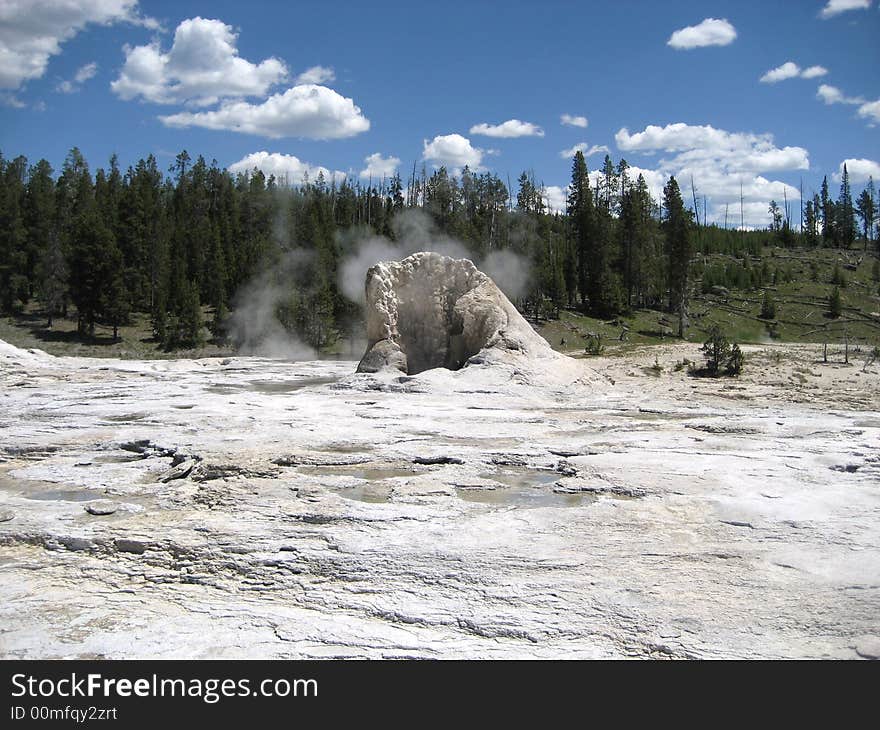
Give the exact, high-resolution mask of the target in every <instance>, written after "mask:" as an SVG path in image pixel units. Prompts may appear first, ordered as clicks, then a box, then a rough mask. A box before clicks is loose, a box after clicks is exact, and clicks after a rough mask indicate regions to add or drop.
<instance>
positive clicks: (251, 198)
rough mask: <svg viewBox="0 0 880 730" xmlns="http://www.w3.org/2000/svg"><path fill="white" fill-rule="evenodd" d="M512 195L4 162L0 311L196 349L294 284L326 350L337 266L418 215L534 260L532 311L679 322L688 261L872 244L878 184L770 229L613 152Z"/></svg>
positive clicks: (290, 295)
mask: <svg viewBox="0 0 880 730" xmlns="http://www.w3.org/2000/svg"><path fill="white" fill-rule="evenodd" d="M511 188H512V186H511V185H510V183H509V182H508V183H505V182H504V181H502V180H501V179H500V178H499V177H498V176H497V175H496V174H494V173H491V172H480V173H475V172H472V171H471V170H469V169H468V168H464V169H463V170H462V171H461V172H460V173H459V174H458V175H455V174H451V173H450V171H449V170H447V168H445V167H441V168H439V169H437V170H435V171H433V172H431V173H430V174H428V172H427V170H426V169H425V168H424V167H422V168H421V170H420V171H417V170H416V169H415V167H414V168H413V170H412V173H411V175H410V176H409V177H408V178H407V180H406V184H404V181H403V180H402V179H401V177H400V175H399V174H395V175H393V176H392V177H391V178H390V179H384V180H382V181H376V182H375V183H374V182H373V181H372V180H370V181H369V182H367V183H366V184H364V183H363V182H361V181H355V180H351V179H342V180H337V179H336V178H335V177H334V178H332V179H331V180H327V179H325V178H324V176H323V174H319V175H318V176H317V177H316V178H315V179H314V180H310V179H308V178H304V179H303V180H302V181H300V182H296V183H294V184H290V182H289V181H287V180H278V179H276V178H275V177H274V176H271V175H270V176H268V177H267V176H266V175H265V174H264V173H262V172H261V171H260V170H258V169H254V170H252V171H249V172H243V173H238V174H232V173H230V172H229V171H228V170H226V169H223V168H221V167H219V166H218V164H217V163H216V161H213V162H212V163H210V164H209V163H208V162H207V161H206V160H205V159H204V158H203V157H201V156H200V157H198V158H196V159H195V160H193V159H192V158H191V157H190V155H189V154H188V153H187V152H185V151H184V152H181V153H180V154H179V155H178V156H177V157H176V158H175V160H174V163H173V164H172V165H171V166H170V168H169V169H168V170H167V171H165V172H163V171H162V170H160V169H159V166H158V163H157V161H156V158H155V157H154V156H152V155H150V156H148V157H147V158H146V159H141V160H139V161H138V162H137V164H135V165H134V166H131V167H129V168H128V169H127V170H125V171H123V170H122V169H121V168H120V166H119V164H118V159H117V158H116V156H113V157H112V158H111V159H110V161H109V166H108V167H107V168H106V169H105V168H100V169H98V170H96V171H95V173H94V175H93V174H92V173H91V171H90V168H89V165H88V163H87V162H86V160H85V159H84V157H83V155H82V154H81V152H80V151H79V150H78V149H76V148H74V149H72V150H71V151H70V153H69V154H68V155H67V157H66V159H65V160H64V163H63V165H62V167H61V170H60V172H59V173H58V175H57V176H56V175H55V172H54V171H53V169H52V167H51V165H50V164H49V163H48V162H47V161H46V160H40V161H38V162H37V163H35V164H33V165H30V164H28V161H27V159H26V158H24V157H21V156H19V157H16V158H14V159H11V160H10V159H7V158H5V157H3V156H2V155H0V310H2V312H4V313H13V312H16V311H21V310H22V309H23V308H25V307H28V306H29V305H32V304H33V303H36V304H37V305H38V306H39V308H40V310H41V311H42V312H43V313H44V315H45V317H46V320H47V325H48V326H50V327H51V326H52V323H53V319H54V318H55V317H59V316H62V317H67V316H69V315H70V314H71V305H72V308H73V309H75V316H76V321H77V325H78V329H79V331H80V332H81V333H82V334H83V335H84V336H90V335H94V332H95V326H96V324H101V325H104V326H107V327H112V328H113V332H114V338H115V337H116V335H117V331H118V328H119V327H120V326H122V325H123V324H125V323H127V322H128V321H129V318H130V317H131V315H132V313H133V312H140V313H145V314H147V315H148V316H149V318H150V322H151V324H152V329H153V334H154V336H155V339H156V341H157V343H160V344H161V345H162V346H163V347H165V348H167V349H174V348H179V347H192V346H194V345H197V344H199V343H200V342H201V341H202V340H203V339H204V337H206V336H213V337H217V338H223V337H224V336H225V333H226V330H227V323H228V317H229V314H230V310H232V309H235V307H236V305H237V299H236V294H237V293H238V292H240V291H241V290H242V288H243V287H244V286H245V285H246V284H247V283H248V282H251V281H253V280H254V279H255V278H257V277H264V278H268V280H270V281H273V282H274V283H275V284H277V285H279V286H281V287H283V289H284V292H285V294H284V296H283V297H281V298H280V299H279V301H278V302H277V303H275V304H274V305H273V306H275V312H274V315H275V317H276V318H277V320H278V321H279V322H280V323H281V325H282V326H283V327H284V328H286V329H287V330H289V331H290V332H292V333H295V334H296V335H297V336H299V337H300V338H302V339H304V340H305V341H306V342H308V343H309V344H311V345H312V346H314V347H315V348H322V347H325V346H327V345H330V344H332V342H333V340H334V339H336V338H338V337H344V336H346V335H348V334H350V333H352V332H353V331H355V330H356V329H357V328H358V327H359V326H360V322H361V320H362V317H361V313H360V312H359V309H358V305H357V304H356V303H354V302H352V301H351V300H349V299H348V298H346V297H345V296H344V294H343V293H342V291H341V287H340V282H339V280H338V273H339V270H340V266H341V262H342V261H343V260H344V259H345V257H346V256H349V255H352V254H353V253H354V252H355V251H356V249H357V246H358V244H359V241H360V240H362V239H363V238H364V237H365V236H367V235H370V234H376V235H383V236H386V237H387V238H389V239H391V240H392V241H393V240H395V239H397V238H398V237H400V236H402V235H404V233H402V231H401V225H400V224H401V221H403V220H404V214H405V213H406V212H407V211H409V210H412V209H419V210H421V211H423V213H424V214H426V215H427V216H428V217H429V218H430V220H431V221H432V223H433V225H434V227H435V228H436V230H437V231H438V232H439V233H441V234H443V235H446V236H449V237H452V238H455V239H457V240H459V241H461V242H462V243H463V244H464V246H465V247H466V248H467V249H468V251H469V253H470V254H471V255H472V257H473V258H474V259H475V260H480V259H482V258H483V257H485V256H486V255H487V254H489V253H491V252H492V251H496V250H508V251H512V252H515V253H517V254H519V255H520V256H522V257H524V258H526V259H528V261H529V263H530V266H531V271H532V276H531V284H530V287H529V290H528V291H527V292H526V294H525V295H524V296H523V297H522V298H521V299H520V300H519V301H517V305H518V306H520V308H521V309H523V310H524V311H525V312H526V313H528V314H532V315H534V316H536V317H543V316H554V315H555V314H558V312H559V310H560V309H563V308H577V309H580V310H583V311H586V312H590V313H592V314H594V315H596V316H602V317H608V316H615V315H617V314H620V313H625V312H627V311H630V310H632V309H633V308H641V307H650V308H657V309H664V310H666V311H671V312H674V313H676V314H677V315H678V316H679V322H680V329H682V330H683V329H684V327H685V325H686V316H687V314H686V313H687V300H688V297H689V296H690V294H691V291H692V289H693V278H694V273H695V264H696V265H697V267H696V270H697V271H699V270H700V269H699V262H695V254H699V253H703V254H710V253H726V254H732V255H734V256H748V255H757V254H759V253H760V250H761V247H762V246H763V245H766V244H767V243H768V242H769V241H772V242H775V243H778V244H779V245H784V246H814V247H815V246H820V245H830V246H839V247H849V246H851V245H853V244H854V243H855V242H856V241H857V239H858V238H859V234H860V232H861V237H862V238H863V239H864V245H865V247H867V246H868V242H869V241H871V240H873V237H874V230H875V220H874V218H875V212H874V211H875V208H874V205H875V203H874V190H873V182H871V183H870V184H869V186H868V187H867V188H866V189H865V191H863V192H862V194H861V195H860V196H859V197H858V198H857V200H856V201H855V203H854V202H853V199H852V194H851V192H850V187H849V180H848V174H847V171H846V169H845V168H844V171H843V176H842V183H841V189H840V194H839V196H838V198H837V199H836V200H832V198H831V196H830V194H829V192H828V183H827V179H826V180H825V181H824V182H823V185H822V188H821V192H820V193H819V194H818V195H816V196H814V198H813V199H810V200H808V201H806V206H805V209H804V216H803V218H804V221H803V224H802V225H799V226H797V227H795V226H794V225H793V224H792V222H791V216H790V215H789V211H788V206H787V205H786V209H785V211H784V212H783V211H781V209H780V208H779V206H778V205H777V204H776V203H775V202H771V204H770V209H769V211H768V212H769V215H770V224H769V226H768V229H767V230H764V231H744V230H730V229H727V228H721V227H719V226H717V225H706V222H705V220H703V222H702V224H700V220H699V211H698V208H697V202H696V196H695V199H694V209H693V210H691V209H689V208H688V207H687V206H686V205H685V202H684V200H683V196H682V191H681V189H680V187H679V184H678V182H677V181H676V180H675V178H674V177H670V178H669V180H668V181H667V182H666V185H665V186H664V189H663V196H662V199H661V200H660V201H657V200H655V199H654V198H653V197H652V195H651V192H650V190H649V188H648V186H647V183H646V181H645V179H644V177H643V176H641V175H639V176H637V177H636V178H635V179H633V177H632V176H631V175H630V174H629V166H628V165H627V163H626V161H625V160H621V161H620V162H619V163H617V164H614V163H613V161H612V160H611V158H610V156H606V158H605V161H604V164H603V166H602V168H601V169H600V170H599V171H598V173H597V174H593V175H592V176H591V175H590V173H589V171H588V169H587V164H586V160H585V158H584V155H583V153H581V152H578V153H576V155H575V156H574V159H573V162H572V173H571V183H570V185H569V187H568V197H567V201H566V207H565V210H563V211H553V210H551V209H550V208H549V207H548V203H547V196H546V192H545V190H544V188H543V185H540V184H538V183H537V182H536V180H535V178H534V175H533V174H532V173H530V172H523V173H522V174H521V175H520V177H519V178H518V180H517V190H516V193H515V194H514V192H513V191H512V190H511ZM704 218H705V215H704ZM857 219H858V221H860V222H861V226H859V225H858V222H857ZM292 252H299V253H300V254H306V255H302V256H298V258H297V265H296V266H295V267H289V266H286V265H285V261H286V260H287V259H288V257H289V256H291V255H292ZM712 276H714V277H715V278H716V279H718V280H721V279H722V277H721V275H720V274H719V273H718V272H717V271H716V272H710V278H711V277H712ZM725 280H727V279H725ZM760 280H762V281H763V280H764V275H762V276H761V279H760Z"/></svg>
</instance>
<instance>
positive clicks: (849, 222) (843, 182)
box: [835, 164, 856, 248]
mask: <svg viewBox="0 0 880 730" xmlns="http://www.w3.org/2000/svg"><path fill="white" fill-rule="evenodd" d="M835 211H836V212H837V216H836V223H837V231H838V241H839V245H841V246H843V247H844V248H849V247H850V246H851V245H852V244H853V242H854V241H855V240H856V223H855V218H854V217H853V201H852V191H851V190H850V185H849V173H848V172H847V169H846V165H845V164H844V166H843V173H842V174H841V176H840V195H839V196H838V198H837V205H836V206H835Z"/></svg>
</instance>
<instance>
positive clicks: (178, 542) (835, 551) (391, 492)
mask: <svg viewBox="0 0 880 730" xmlns="http://www.w3.org/2000/svg"><path fill="white" fill-rule="evenodd" d="M831 354H832V357H831V358H830V360H831V362H829V363H824V362H822V357H821V350H820V349H819V348H811V347H806V346H803V347H796V346H767V347H752V348H746V355H747V358H748V360H747V363H746V370H745V372H744V373H743V375H742V376H741V377H739V378H738V379H718V380H713V379H707V378H694V377H691V376H689V375H688V374H687V372H686V369H685V368H680V367H679V368H678V369H677V367H676V366H677V364H680V363H681V361H682V359H683V358H685V357H687V358H690V359H691V360H696V359H699V354H698V351H697V348H696V346H693V345H670V346H666V347H654V348H645V349H644V350H641V351H639V350H636V351H633V352H632V353H630V354H629V355H627V356H626V357H607V358H592V359H589V360H571V359H565V360H564V361H563V359H562V358H559V357H558V356H553V357H546V358H539V359H537V360H533V361H531V363H532V364H531V367H523V362H522V361H521V360H520V359H518V358H519V356H518V355H516V354H512V355H510V356H509V357H507V356H504V357H500V356H499V357H497V358H495V361H494V362H492V363H484V364H480V362H473V363H472V364H470V365H468V366H467V367H465V368H463V369H461V370H458V371H451V370H446V369H443V368H435V369H428V370H424V371H423V372H421V373H419V374H417V375H407V374H405V373H402V372H400V370H399V369H397V370H394V369H391V370H389V369H384V370H381V371H380V372H376V373H356V372H355V369H356V363H355V362H327V361H322V362H285V361H279V360H267V359H259V358H231V359H224V360H220V359H214V360H196V361H192V360H188V361H184V360H178V361H149V362H147V361H143V362H141V361H119V360H116V361H108V360H97V359H94V360H92V359H78V358H55V357H51V356H48V355H46V354H45V353H41V352H39V351H23V350H18V349H16V348H14V347H12V346H10V345H7V344H5V343H2V342H0V462H2V463H0V655H2V656H3V657H6V658H14V657H28V658H54V657H86V658H88V657H108V658H122V657H180V658H183V657H191V658H214V657H269V658H275V657H278V658H281V657H286V658H311V657H358V658H360V657H369V658H380V657H394V658H397V657H420V658H526V657H538V658H549V657H559V658H599V657H682V658H683V657H742V658H756V657H768V658H777V657H841V658H857V657H865V658H871V657H874V658H876V657H878V656H880V618H878V617H880V452H878V448H877V447H878V436H880V413H878V392H880V390H878V386H880V372H878V371H880V368H878V367H877V366H876V365H872V366H869V367H867V368H865V367H863V366H864V362H865V358H864V357H863V356H861V355H859V354H853V355H851V364H850V365H844V364H842V362H840V360H841V355H840V354H839V353H836V352H834V353H831ZM535 362H537V363H538V364H537V365H536V364H534V363H535ZM570 368H574V369H575V370H576V371H577V373H576V375H577V377H571V375H572V372H574V371H570V370H569V369H570ZM563 376H564V377H563Z"/></svg>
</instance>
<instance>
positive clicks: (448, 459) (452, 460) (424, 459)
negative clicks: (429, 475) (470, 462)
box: [413, 456, 464, 465]
mask: <svg viewBox="0 0 880 730" xmlns="http://www.w3.org/2000/svg"><path fill="white" fill-rule="evenodd" d="M413 464H426V465H431V464H464V461H462V460H461V459H457V458H456V457H454V456H417V457H416V458H415V459H413Z"/></svg>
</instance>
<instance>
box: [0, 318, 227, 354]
mask: <svg viewBox="0 0 880 730" xmlns="http://www.w3.org/2000/svg"><path fill="white" fill-rule="evenodd" d="M69 315H70V316H68V317H67V318H64V317H56V318H55V321H54V322H53V326H52V328H51V329H50V328H48V327H46V318H45V317H44V316H43V315H42V314H41V313H40V311H39V308H38V307H36V306H29V307H27V308H26V309H25V310H24V311H23V312H21V313H19V314H16V315H14V316H11V317H4V318H2V319H0V340H5V341H6V342H9V343H10V344H13V345H15V346H16V347H22V348H26V349H30V348H37V349H39V350H44V351H45V352H48V353H49V354H50V355H58V356H65V355H68V356H77V357H114V358H122V359H138V360H154V359H155V360H158V359H172V358H180V357H193V358H195V357H219V356H224V355H229V354H232V350H231V349H230V348H228V347H225V348H223V347H218V346H216V345H213V344H207V345H205V346H204V347H200V348H197V349H192V350H176V351H173V352H166V351H165V350H163V349H162V348H161V347H159V345H158V343H157V342H156V340H155V339H154V338H153V336H152V329H151V326H150V317H149V315H147V314H143V313H141V312H136V313H134V314H132V316H131V322H130V323H129V324H128V325H125V326H123V327H120V328H119V333H118V334H119V337H118V339H117V340H114V339H113V329H112V328H111V327H103V326H101V325H97V326H96V327H95V336H94V337H88V336H84V335H81V334H80V333H78V332H77V331H76V316H75V312H70V313H69ZM203 315H204V318H205V320H206V321H207V320H208V318H209V315H208V312H207V310H206V311H205V312H204V313H203Z"/></svg>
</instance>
